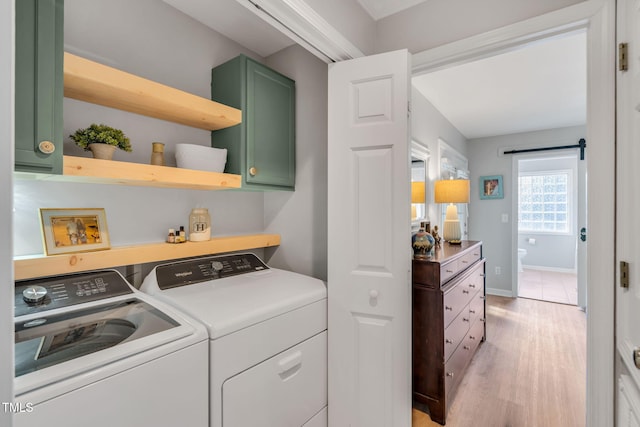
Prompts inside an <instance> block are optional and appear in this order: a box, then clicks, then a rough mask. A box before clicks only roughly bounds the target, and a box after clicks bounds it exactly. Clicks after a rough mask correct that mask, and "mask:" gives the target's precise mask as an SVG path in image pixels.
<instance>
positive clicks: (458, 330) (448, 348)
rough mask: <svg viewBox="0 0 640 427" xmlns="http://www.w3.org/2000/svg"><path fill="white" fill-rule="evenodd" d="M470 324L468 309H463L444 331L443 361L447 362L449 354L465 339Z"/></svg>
mask: <svg viewBox="0 0 640 427" xmlns="http://www.w3.org/2000/svg"><path fill="white" fill-rule="evenodd" d="M470 324H471V322H470V318H469V307H468V306H467V307H465V308H464V310H462V312H461V313H460V314H459V315H458V317H456V318H455V319H454V320H453V321H452V322H451V324H450V325H449V327H447V329H445V330H444V361H445V362H446V361H447V360H449V357H450V356H451V354H452V353H453V352H454V351H455V349H456V348H458V346H459V345H460V343H461V342H462V341H463V340H464V339H465V338H466V337H467V335H468V334H467V332H469V325H470Z"/></svg>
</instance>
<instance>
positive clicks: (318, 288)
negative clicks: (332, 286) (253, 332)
mask: <svg viewBox="0 0 640 427" xmlns="http://www.w3.org/2000/svg"><path fill="white" fill-rule="evenodd" d="M154 273H155V272H152V273H151V274H152V275H153V274H154ZM146 290H148V291H149V292H152V293H155V294H156V296H158V297H161V298H162V299H164V300H165V301H167V302H169V303H170V304H172V305H174V306H176V307H179V308H181V309H182V310H184V311H185V312H187V313H188V314H190V315H191V316H193V317H195V318H196V319H198V320H200V321H202V323H204V324H205V326H206V327H207V329H208V330H209V337H210V338H211V339H216V338H220V337H222V336H224V335H227V334H230V333H233V332H235V331H238V330H240V329H243V328H246V327H249V326H251V325H255V324H256V323H260V322H263V321H265V320H267V319H270V318H273V317H276V316H279V315H281V314H283V313H286V312H289V311H292V310H295V309H297V308H300V307H303V306H305V305H308V304H311V303H313V302H316V301H319V300H321V299H324V298H326V296H327V290H326V287H325V285H324V283H323V282H322V281H321V280H319V279H315V278H313V277H309V276H305V275H302V274H298V273H294V272H291V271H285V270H278V269H274V268H271V269H268V270H263V271H256V272H252V273H247V274H242V275H238V276H233V277H227V278H224V279H219V280H211V281H207V282H201V283H196V284H191V285H189V286H181V287H177V288H172V289H166V290H162V291H161V290H159V288H157V287H155V292H154V289H153V288H152V287H148V288H147V289H146Z"/></svg>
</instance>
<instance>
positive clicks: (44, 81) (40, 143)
mask: <svg viewBox="0 0 640 427" xmlns="http://www.w3.org/2000/svg"><path fill="white" fill-rule="evenodd" d="M63 19H64V3H63V0H17V1H16V53H15V55H16V64H15V67H16V72H15V139H16V144H15V145H16V146H15V170H16V171H24V172H39V173H55V174H60V173H62V126H63V120H62V100H63V97H64V92H63V91H64V88H63V62H62V61H63V37H64V35H63Z"/></svg>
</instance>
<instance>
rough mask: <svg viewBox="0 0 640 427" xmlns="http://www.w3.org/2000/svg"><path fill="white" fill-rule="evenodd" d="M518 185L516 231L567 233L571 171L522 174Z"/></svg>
mask: <svg viewBox="0 0 640 427" xmlns="http://www.w3.org/2000/svg"><path fill="white" fill-rule="evenodd" d="M518 186H519V191H518V231H520V232H522V231H525V232H538V233H551V234H567V233H569V230H570V229H571V228H570V225H571V224H570V218H571V216H570V214H571V197H570V195H571V194H572V191H573V189H572V182H571V171H545V172H538V173H521V174H520V176H519V177H518Z"/></svg>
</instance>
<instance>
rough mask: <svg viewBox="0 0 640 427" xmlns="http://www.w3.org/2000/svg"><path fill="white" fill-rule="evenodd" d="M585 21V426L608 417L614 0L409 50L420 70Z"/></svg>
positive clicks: (600, 426) (604, 423)
mask: <svg viewBox="0 0 640 427" xmlns="http://www.w3.org/2000/svg"><path fill="white" fill-rule="evenodd" d="M583 28H586V29H587V135H586V140H587V143H588V147H589V148H588V149H589V156H590V157H591V158H592V159H598V161H597V162H596V161H592V162H590V163H589V164H588V165H587V170H588V174H589V188H588V190H587V191H588V197H587V199H588V204H587V211H588V221H587V229H588V232H589V239H588V240H587V245H588V246H587V248H589V245H590V244H591V243H593V242H596V243H597V245H594V246H593V249H594V250H592V251H589V250H588V263H587V264H588V266H589V267H588V271H587V277H588V283H587V293H588V295H589V300H590V301H591V303H590V304H589V308H588V310H589V311H588V317H587V405H586V407H587V414H586V418H587V426H590V427H608V426H613V423H614V390H615V385H614V355H615V349H614V289H615V288H614V282H615V268H614V263H615V259H614V248H615V247H614V238H615V234H614V222H613V221H614V218H615V215H614V212H615V211H614V208H615V200H614V194H615V179H614V174H612V173H611V171H613V170H614V167H615V69H614V64H615V0H587V1H585V2H582V3H578V4H576V5H574V6H570V7H567V8H564V9H561V10H558V11H555V12H551V13H548V14H545V15H542V16H538V17H535V18H532V19H528V20H525V21H522V22H519V23H516V24H513V25H509V26H506V27H503V28H500V29H497V30H494V31H489V32H487V33H484V34H480V35H478V36H474V37H470V38H467V39H464V40H460V41H457V42H453V43H450V44H447V45H444V46H439V47H436V48H433V49H429V50H426V51H424V52H420V53H416V54H414V55H413V73H414V75H416V74H422V73H425V72H431V71H436V70H438V69H442V68H446V67H450V66H453V65H459V64H463V63H466V62H470V61H473V60H477V59H481V58H484V57H488V56H492V55H495V54H497V53H502V52H504V51H507V50H510V49H516V48H518V47H520V46H522V45H524V44H527V43H530V42H533V41H536V40H540V39H543V38H547V37H550V36H553V35H558V34H563V33H566V32H569V31H573V30H577V29H583Z"/></svg>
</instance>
